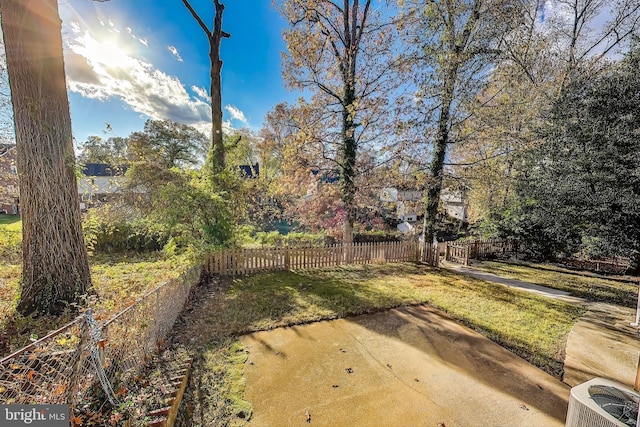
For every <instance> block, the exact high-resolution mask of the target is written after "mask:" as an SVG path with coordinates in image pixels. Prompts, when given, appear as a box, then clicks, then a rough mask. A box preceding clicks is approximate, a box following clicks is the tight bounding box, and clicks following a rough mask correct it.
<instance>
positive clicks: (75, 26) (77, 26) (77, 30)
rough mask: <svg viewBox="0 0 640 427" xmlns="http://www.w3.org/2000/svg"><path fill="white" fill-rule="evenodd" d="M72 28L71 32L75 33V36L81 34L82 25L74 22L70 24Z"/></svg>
mask: <svg viewBox="0 0 640 427" xmlns="http://www.w3.org/2000/svg"><path fill="white" fill-rule="evenodd" d="M70 27H71V31H73V32H74V33H75V34H78V33H80V32H81V31H82V30H80V24H78V23H77V22H72V23H71V24H70Z"/></svg>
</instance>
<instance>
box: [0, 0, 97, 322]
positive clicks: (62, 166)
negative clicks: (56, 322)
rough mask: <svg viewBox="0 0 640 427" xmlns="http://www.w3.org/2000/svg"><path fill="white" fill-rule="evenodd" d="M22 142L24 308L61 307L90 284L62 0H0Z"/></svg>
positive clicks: (49, 309)
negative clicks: (64, 53)
mask: <svg viewBox="0 0 640 427" xmlns="http://www.w3.org/2000/svg"><path fill="white" fill-rule="evenodd" d="M0 13H1V14H2V30H3V33H4V41H5V49H6V55H7V68H8V72H9V83H10V88H11V95H12V103H13V111H14V122H15V130H16V142H17V147H16V150H17V166H18V175H19V179H20V208H21V214H22V234H23V240H22V249H23V255H22V256H23V273H22V292H21V295H20V301H19V303H18V311H19V312H20V313H22V314H31V313H34V312H39V313H54V314H55V313H59V312H61V311H62V310H63V309H65V308H67V307H69V304H71V303H74V302H77V301H78V300H79V298H80V297H81V296H82V295H83V294H85V293H86V292H87V289H88V288H89V286H90V284H91V275H90V271H89V263H88V258H87V251H86V247H85V245H84V240H83V236H82V226H81V216H80V204H79V197H78V186H77V183H76V176H75V172H74V170H75V167H74V166H75V155H74V151H73V143H72V134H71V118H70V113H69V104H68V98H67V89H66V81H65V80H66V79H65V73H64V64H63V57H62V37H61V33H60V31H61V21H60V17H59V15H58V4H57V1H56V0H2V1H1V2H0Z"/></svg>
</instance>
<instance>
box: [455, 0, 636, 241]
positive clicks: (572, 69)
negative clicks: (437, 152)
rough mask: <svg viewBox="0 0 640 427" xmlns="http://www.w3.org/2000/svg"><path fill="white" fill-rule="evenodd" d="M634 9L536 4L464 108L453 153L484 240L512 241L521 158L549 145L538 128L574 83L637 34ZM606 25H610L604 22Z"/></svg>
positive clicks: (563, 0)
mask: <svg viewBox="0 0 640 427" xmlns="http://www.w3.org/2000/svg"><path fill="white" fill-rule="evenodd" d="M639 9H640V5H639V4H638V3H637V2H632V1H621V2H603V1H586V2H584V1H574V0H560V1H553V2H544V1H541V0H540V1H537V2H532V3H529V4H528V7H527V8H525V9H524V13H523V15H522V19H521V25H519V26H518V27H516V28H515V29H513V30H512V31H511V32H510V33H509V35H508V37H507V38H506V40H505V42H504V43H503V44H502V50H503V54H502V55H501V58H500V62H499V63H498V64H497V66H496V68H495V69H494V71H493V72H492V73H491V76H490V80H489V84H488V85H487V86H486V87H485V88H484V89H483V91H482V93H481V94H480V95H479V96H478V97H476V98H475V99H473V100H471V101H470V102H468V103H467V106H466V109H468V110H470V111H471V112H472V114H470V115H471V119H470V120H468V121H467V122H466V124H465V126H466V127H467V129H468V130H469V131H470V132H468V135H469V137H468V138H467V140H466V141H465V144H458V145H455V146H454V150H453V152H452V155H451V157H452V163H453V173H454V175H455V176H457V177H459V178H461V179H463V180H465V181H466V182H467V184H468V185H469V187H470V191H469V193H468V195H469V202H470V204H471V214H472V215H473V216H474V218H473V219H474V220H478V221H479V222H478V224H479V225H480V228H481V229H482V230H483V232H484V233H488V234H490V235H493V236H506V235H510V233H512V232H513V231H514V230H511V226H510V224H513V221H512V220H513V218H512V217H513V215H514V212H517V211H519V210H520V208H521V207H522V205H524V204H526V200H523V199H521V198H520V197H518V195H517V194H516V193H515V192H514V191H515V185H514V184H516V183H518V182H520V180H521V179H522V177H524V176H527V175H528V173H529V171H528V168H529V166H530V165H529V164H528V162H524V161H523V156H525V155H527V153H530V152H531V150H533V149H535V148H536V147H537V146H539V145H544V144H546V141H545V139H544V135H542V134H540V133H539V132H537V131H536V130H537V129H540V128H542V127H545V126H547V124H548V123H547V122H548V118H549V116H550V113H549V112H550V111H551V109H552V108H553V105H554V104H555V103H556V102H557V100H558V99H559V97H563V96H564V95H563V91H565V90H566V88H567V87H569V86H571V85H572V83H571V82H572V81H573V80H576V79H578V80H580V81H581V82H584V81H585V80H584V79H582V77H581V75H582V74H584V73H587V74H589V75H590V76H593V75H595V74H594V73H591V71H592V70H597V69H598V68H600V67H602V64H603V63H606V61H607V56H609V55H610V54H611V53H613V52H616V51H619V49H622V48H624V46H625V45H626V44H627V43H628V42H629V40H630V39H631V37H632V36H633V34H634V32H636V31H637V29H638V24H639V23H640V21H639V20H638V12H639ZM604 18H606V19H604Z"/></svg>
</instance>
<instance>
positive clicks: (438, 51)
mask: <svg viewBox="0 0 640 427" xmlns="http://www.w3.org/2000/svg"><path fill="white" fill-rule="evenodd" d="M400 3H401V4H402V5H403V6H404V19H403V20H401V21H400V23H401V33H402V34H404V35H405V37H406V40H407V42H408V44H407V52H408V55H407V59H408V62H409V64H410V65H411V66H410V68H409V69H410V70H411V71H412V73H413V74H414V75H415V83H416V85H417V87H418V91H417V93H416V98H417V99H418V107H419V108H418V109H417V111H416V112H417V114H419V115H420V116H421V117H422V120H424V121H427V122H428V123H430V126H431V127H432V129H433V130H432V131H431V132H432V133H430V134H428V135H427V138H431V134H432V135H433V150H432V153H431V160H430V162H429V165H428V168H427V169H428V179H427V182H426V197H425V216H424V242H425V244H430V243H431V241H432V240H433V238H434V235H435V231H436V217H437V212H438V203H439V201H440V192H441V190H442V182H443V171H444V163H445V158H446V156H447V152H448V147H449V145H450V144H453V143H455V142H456V141H457V139H458V137H459V133H458V132H457V131H458V130H459V126H460V124H461V123H462V122H463V121H464V117H465V113H466V112H465V111H464V107H463V106H464V101H465V100H468V99H471V98H473V97H475V96H476V95H477V94H478V93H479V92H480V89H481V87H482V84H483V82H484V81H485V79H486V77H487V75H488V70H489V69H490V67H491V66H492V64H494V63H495V60H496V59H497V58H498V55H499V53H500V48H501V44H502V42H503V41H504V38H505V37H506V35H507V34H508V33H509V30H510V28H511V27H512V26H513V25H514V24H515V23H517V22H518V20H517V17H518V16H519V15H518V13H517V10H518V5H519V4H520V2H517V1H512V0H435V1H423V0H407V1H401V2H400Z"/></svg>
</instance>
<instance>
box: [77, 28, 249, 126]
mask: <svg viewBox="0 0 640 427" xmlns="http://www.w3.org/2000/svg"><path fill="white" fill-rule="evenodd" d="M127 32H129V33H130V34H132V36H133V32H132V31H129V30H128V29H127ZM138 40H141V39H139V38H138ZM66 45H67V49H66V52H65V63H66V67H67V82H68V86H69V90H70V91H72V92H76V93H78V94H80V95H82V96H84V97H86V98H93V99H98V100H107V99H112V98H119V99H120V100H122V101H123V102H124V103H126V104H127V105H128V106H129V107H130V108H131V109H132V110H133V111H136V112H138V113H141V114H144V115H145V116H148V117H150V118H152V119H171V120H175V121H179V122H182V123H187V124H191V125H194V126H196V127H198V128H206V125H207V124H209V127H210V123H211V107H210V106H209V104H208V103H206V102H204V101H203V100H201V99H199V98H197V97H193V96H192V95H190V94H189V93H188V92H187V90H186V89H185V87H184V85H183V84H182V82H180V80H179V79H178V78H176V77H175V76H171V75H168V74H166V73H165V72H163V71H161V70H159V69H157V68H155V67H154V66H153V65H152V64H151V63H149V62H147V61H144V60H142V59H139V58H136V57H134V56H132V55H131V54H129V53H127V52H126V51H124V50H123V49H122V48H120V47H119V46H118V45H117V44H115V43H108V42H102V41H100V40H98V39H96V38H95V37H94V36H93V35H92V34H91V33H90V32H89V31H88V30H86V31H85V32H84V33H81V34H74V35H73V37H72V38H71V39H69V40H67V41H66ZM238 111H239V110H238ZM232 114H233V113H232ZM240 114H241V112H240ZM241 117H244V115H242V116H241Z"/></svg>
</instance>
